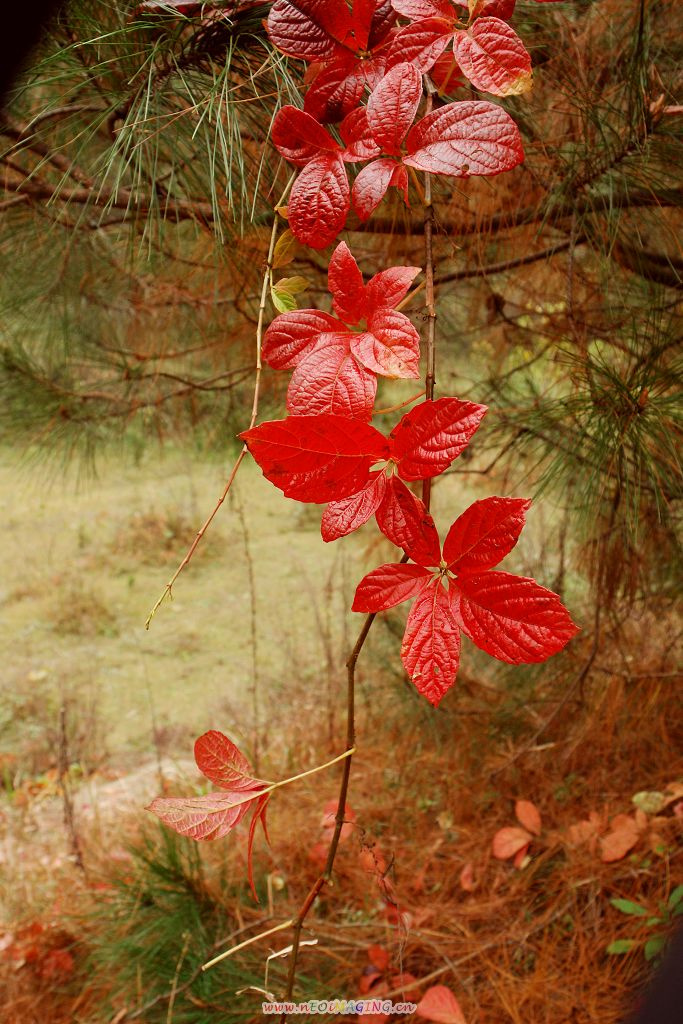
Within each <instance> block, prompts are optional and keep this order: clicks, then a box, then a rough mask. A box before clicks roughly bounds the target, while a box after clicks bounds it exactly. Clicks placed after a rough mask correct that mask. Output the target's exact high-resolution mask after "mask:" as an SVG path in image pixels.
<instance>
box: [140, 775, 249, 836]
mask: <svg viewBox="0 0 683 1024" xmlns="http://www.w3.org/2000/svg"><path fill="white" fill-rule="evenodd" d="M262 789H263V787H262V786H259V787H258V789H254V790H253V791H242V792H234V793H207V794H206V795H205V796H189V797H175V798H166V797H162V798H157V799H156V800H153V801H152V803H151V804H150V805H149V807H148V808H147V810H148V811H152V813H153V814H156V816H157V817H158V818H159V819H160V820H161V821H163V823H164V824H165V825H168V827H169V828H172V829H173V830H174V831H175V832H178V833H179V834H180V835H181V836H189V837H190V838H191V839H201V840H210V839H221V838H222V837H223V836H225V835H227V834H228V832H232V830H233V829H234V827H235V826H236V825H237V824H239V822H240V821H241V820H242V818H243V817H244V815H245V814H246V813H247V811H248V809H249V804H250V803H251V802H253V801H254V800H258V799H259V795H260V793H261V791H262ZM250 793H252V794H253V795H251V796H250Z"/></svg>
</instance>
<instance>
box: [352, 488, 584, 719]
mask: <svg viewBox="0 0 683 1024" xmlns="http://www.w3.org/2000/svg"><path fill="white" fill-rule="evenodd" d="M529 505H530V502H529V501H527V500H526V499H524V498H498V497H492V498H483V499H482V500H481V501H476V502H475V503H474V504H473V505H471V506H470V507H469V508H468V509H467V510H466V511H465V512H463V514H462V515H461V516H459V518H458V519H456V520H455V522H454V523H453V525H452V526H451V528H450V530H449V531H448V535H447V536H446V541H445V543H444V546H443V554H442V551H441V544H440V542H439V535H438V533H437V531H436V526H435V525H434V520H433V519H432V517H431V516H430V515H429V514H428V513H426V512H425V513H424V514H423V515H422V517H421V519H420V522H419V528H418V530H417V531H416V533H415V534H414V535H413V536H406V540H407V544H405V545H404V550H405V552H406V554H407V555H408V556H409V557H410V558H411V559H412V561H413V562H414V563H415V564H414V565H410V564H405V563H394V564H390V565H382V566H380V567H379V568H378V569H374V570H373V571H372V572H370V573H368V575H367V576H365V577H364V578H363V579H362V580H361V582H360V583H359V584H358V588H357V590H356V596H355V598H354V601H353V610H354V611H359V612H379V611H385V610H386V609H388V608H393V607H394V606H395V605H397V604H400V603H401V602H402V601H407V600H408V599H409V598H415V603H414V604H413V607H412V609H411V611H410V614H409V615H408V621H407V623H406V630H405V634H404V637H403V644H402V647H401V658H402V659H403V664H404V666H405V669H406V671H407V672H408V675H409V676H410V678H411V679H412V680H413V682H414V683H415V686H416V687H417V689H418V690H419V691H420V693H422V694H424V696H425V697H426V698H427V699H428V700H429V701H430V702H431V703H432V704H434V705H437V704H438V703H439V701H440V700H441V698H442V697H443V696H444V694H445V693H446V692H447V691H448V690H449V689H450V687H451V686H452V685H453V683H454V682H455V675H456V672H457V670H458V664H459V661H460V633H461V632H462V633H464V634H465V636H467V637H469V638H470V640H472V641H473V643H475V644H476V645H477V647H479V648H481V650H483V651H486V652H487V654H490V655H492V656H493V657H494V658H498V659H500V660H501V661H506V662H508V663H509V664H511V665H518V664H520V663H526V664H530V663H533V662H539V661H545V660H546V658H549V657H550V656H551V655H552V654H556V653H557V651H560V650H561V649H562V648H563V647H564V646H565V644H567V642H568V641H569V640H570V639H571V637H572V636H574V634H575V633H576V629H577V627H576V626H575V625H574V623H573V622H572V620H571V618H570V616H569V613H568V612H567V610H566V608H565V607H564V605H563V604H562V602H561V601H560V599H559V597H558V596H557V595H556V594H553V593H552V591H550V590H546V588H545V587H542V586H540V584H538V583H536V581H535V580H532V579H528V578H527V577H525V576H513V575H511V574H510V573H507V572H493V571H492V570H493V567H494V566H496V565H498V563H499V562H500V561H501V560H502V559H503V558H504V557H505V555H507V554H508V552H509V551H511V550H512V548H513V547H514V546H515V544H516V543H517V540H518V539H519V535H520V533H521V530H522V527H523V526H524V518H525V513H526V510H527V509H528V508H529Z"/></svg>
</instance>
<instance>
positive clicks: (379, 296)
mask: <svg viewBox="0 0 683 1024" xmlns="http://www.w3.org/2000/svg"><path fill="white" fill-rule="evenodd" d="M420 269H421V268H420V267H388V268H387V269H386V270H380V271H379V272H378V273H377V274H375V275H374V277H371V278H370V280H369V281H368V283H367V285H366V287H365V300H366V303H367V308H368V309H394V308H395V307H396V306H398V304H399V302H401V301H402V300H403V299H404V298H405V296H406V295H407V293H408V291H409V289H410V286H411V284H412V283H413V281H414V280H415V278H416V277H417V275H418V274H419V273H420Z"/></svg>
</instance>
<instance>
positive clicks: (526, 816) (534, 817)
mask: <svg viewBox="0 0 683 1024" xmlns="http://www.w3.org/2000/svg"><path fill="white" fill-rule="evenodd" d="M515 816H516V818H517V821H518V822H519V823H520V825H524V828H525V829H527V831H529V832H531V833H532V835H535V836H540V834H541V813H540V811H539V809H538V807H537V806H536V804H532V802H531V800H518V801H517V803H516V804H515Z"/></svg>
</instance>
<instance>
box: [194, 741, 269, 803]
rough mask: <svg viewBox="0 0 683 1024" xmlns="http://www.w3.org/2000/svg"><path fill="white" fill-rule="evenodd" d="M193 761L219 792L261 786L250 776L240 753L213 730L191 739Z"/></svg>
mask: <svg viewBox="0 0 683 1024" xmlns="http://www.w3.org/2000/svg"><path fill="white" fill-rule="evenodd" d="M194 759H195V761H196V762H197V767H198V768H199V770H200V772H201V773H202V775H205V776H206V777H207V779H210V781H211V782H213V784H214V785H215V786H220V788H221V789H229V790H231V791H233V792H234V791H236V790H245V789H254V787H258V786H260V785H262V783H260V782H259V780H258V779H255V778H254V777H253V775H252V774H251V766H250V764H249V762H248V761H247V759H246V757H245V756H244V754H243V753H242V752H241V751H240V750H238V748H237V747H236V746H235V744H234V743H233V742H232V740H229V739H228V737H227V736H224V735H223V733H222V732H218V731H217V730H216V729H211V730H210V731H209V732H205V733H204V734H203V735H202V736H200V737H199V738H198V739H197V740H195V745H194Z"/></svg>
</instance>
